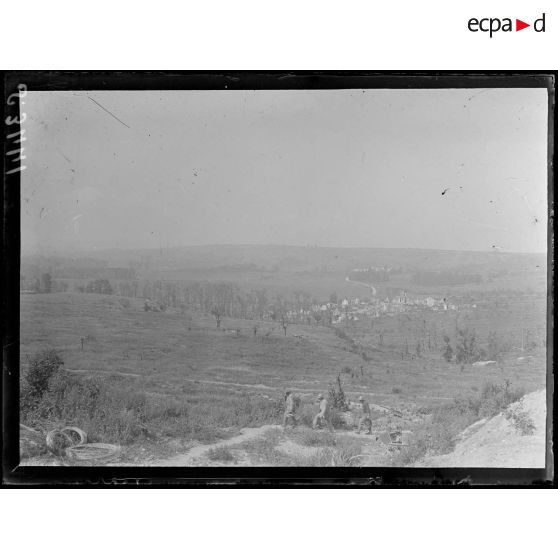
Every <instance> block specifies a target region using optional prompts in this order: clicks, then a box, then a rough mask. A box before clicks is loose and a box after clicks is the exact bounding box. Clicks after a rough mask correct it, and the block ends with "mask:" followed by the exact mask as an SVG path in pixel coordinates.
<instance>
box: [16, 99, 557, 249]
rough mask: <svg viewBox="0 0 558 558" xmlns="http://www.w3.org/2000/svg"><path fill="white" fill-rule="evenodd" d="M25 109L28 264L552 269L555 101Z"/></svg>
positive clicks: (85, 104)
mask: <svg viewBox="0 0 558 558" xmlns="http://www.w3.org/2000/svg"><path fill="white" fill-rule="evenodd" d="M23 100H24V102H25V104H24V105H22V107H21V110H22V112H24V113H25V114H26V120H25V122H24V124H23V125H22V127H23V128H24V130H25V137H26V142H25V143H24V146H25V155H26V159H25V165H26V169H25V170H24V171H23V173H22V192H21V194H22V200H21V212H22V215H21V217H22V220H21V227H22V237H21V241H22V253H23V254H37V253H39V254H40V253H43V252H48V251H58V252H63V251H69V250H71V251H90V250H95V249H106V248H159V247H175V246H189V245H208V244H285V245H299V246H306V245H318V246H335V247H341V246H346V247H388V248H433V249H444V250H502V251H512V252H545V251H546V237H547V233H546V231H547V91H546V89H461V90H460V89H443V90H371V89H369V90H361V89H358V90H321V91H316V90H287V91H91V92H87V91H79V92H78V91H76V92H71V91H70V92H33V91H30V92H28V94H27V96H26V97H25V98H24V99H23Z"/></svg>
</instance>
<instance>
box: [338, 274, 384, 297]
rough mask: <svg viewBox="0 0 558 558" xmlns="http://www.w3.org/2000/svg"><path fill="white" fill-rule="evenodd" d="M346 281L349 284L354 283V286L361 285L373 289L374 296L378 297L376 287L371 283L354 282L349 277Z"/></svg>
mask: <svg viewBox="0 0 558 558" xmlns="http://www.w3.org/2000/svg"><path fill="white" fill-rule="evenodd" d="M345 281H347V283H353V284H354V285H360V286H361V287H366V288H367V289H371V290H372V296H376V292H377V291H376V287H375V286H374V285H371V284H370V283H363V282H362V281H353V280H352V279H349V278H348V277H345Z"/></svg>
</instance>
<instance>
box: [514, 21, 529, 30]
mask: <svg viewBox="0 0 558 558" xmlns="http://www.w3.org/2000/svg"><path fill="white" fill-rule="evenodd" d="M526 27H531V25H530V24H529V23H525V22H524V21H521V20H520V19H516V20H515V30H516V31H521V30H522V29H525V28H526Z"/></svg>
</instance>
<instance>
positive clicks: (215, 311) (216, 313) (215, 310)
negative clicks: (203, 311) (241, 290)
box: [211, 305, 223, 329]
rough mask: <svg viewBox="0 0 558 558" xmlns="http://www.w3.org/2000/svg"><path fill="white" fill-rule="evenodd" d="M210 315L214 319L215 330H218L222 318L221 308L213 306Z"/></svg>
mask: <svg viewBox="0 0 558 558" xmlns="http://www.w3.org/2000/svg"><path fill="white" fill-rule="evenodd" d="M211 314H212V316H214V317H215V320H216V321H217V329H219V328H220V327H221V318H222V317H223V309H222V308H221V307H219V306H217V305H215V306H214V307H213V308H212V309H211Z"/></svg>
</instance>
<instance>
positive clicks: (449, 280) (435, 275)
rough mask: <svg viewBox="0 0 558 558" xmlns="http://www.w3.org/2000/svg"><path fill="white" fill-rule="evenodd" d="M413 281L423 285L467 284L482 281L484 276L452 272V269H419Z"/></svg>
mask: <svg viewBox="0 0 558 558" xmlns="http://www.w3.org/2000/svg"><path fill="white" fill-rule="evenodd" d="M413 283H415V284H416V285H422V286H440V285H449V286H452V285H465V284H467V283H482V276H481V275H479V274H473V273H452V272H450V271H419V272H417V273H415V274H414V275H413Z"/></svg>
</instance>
